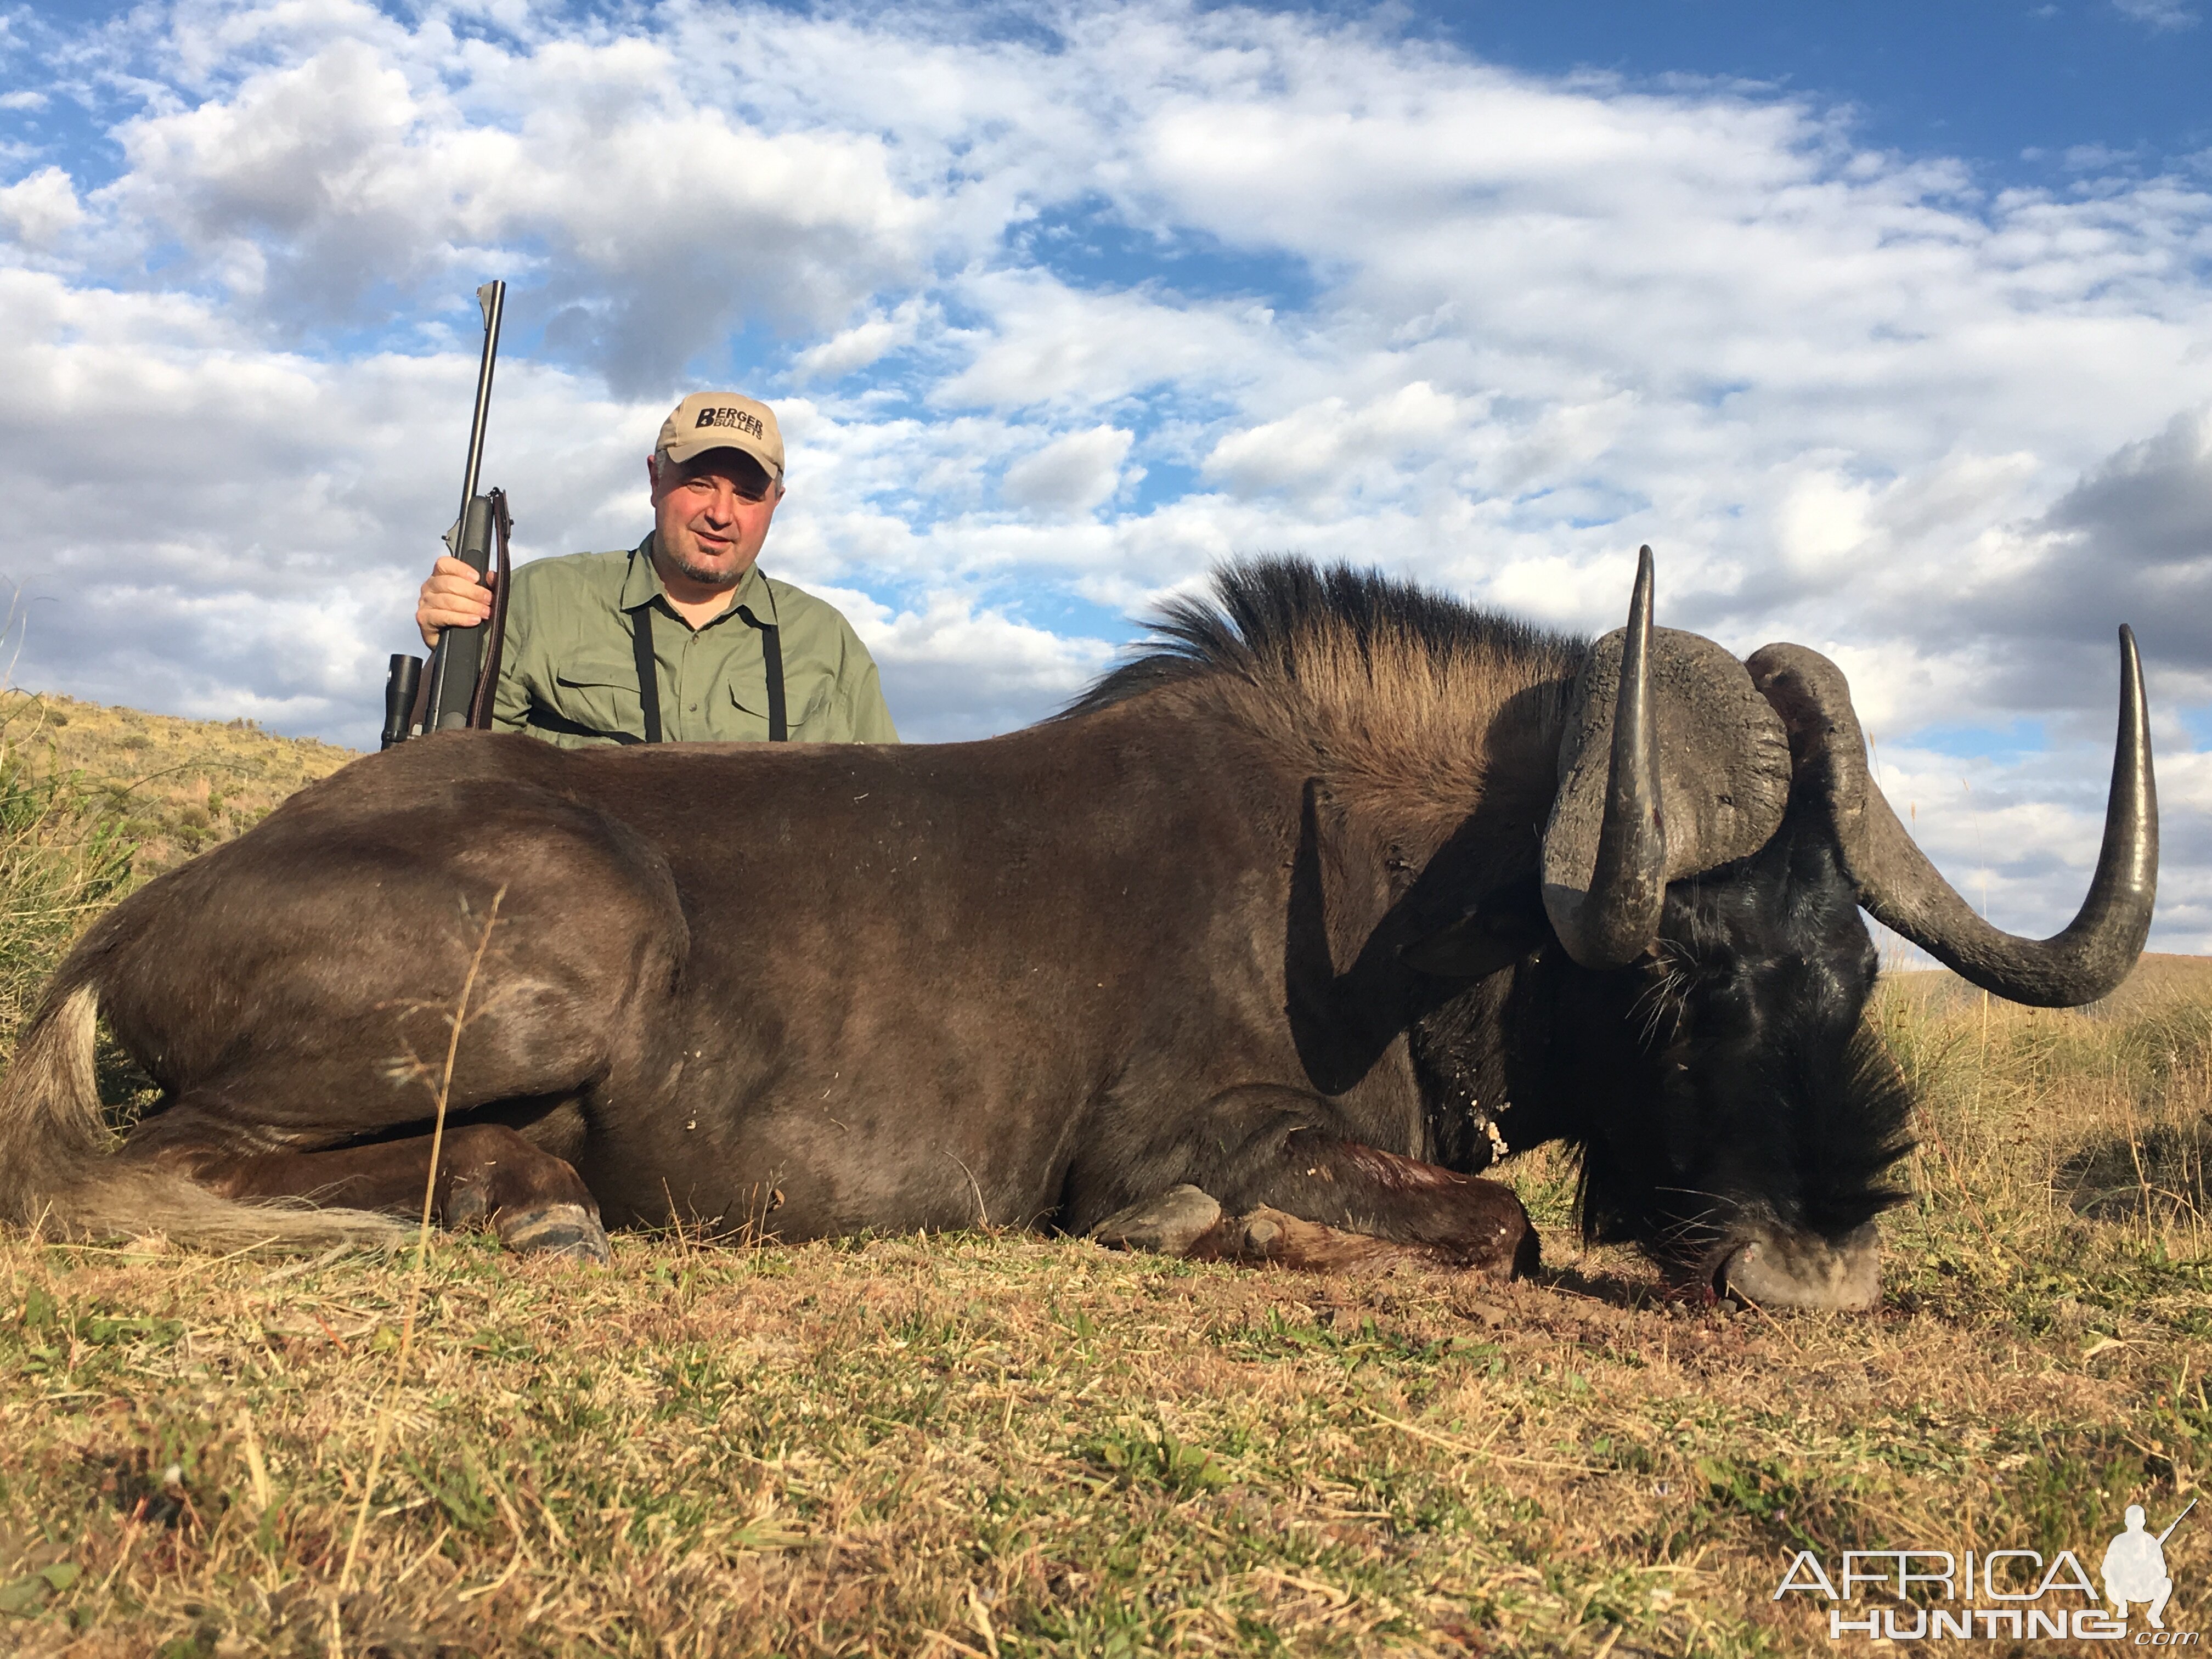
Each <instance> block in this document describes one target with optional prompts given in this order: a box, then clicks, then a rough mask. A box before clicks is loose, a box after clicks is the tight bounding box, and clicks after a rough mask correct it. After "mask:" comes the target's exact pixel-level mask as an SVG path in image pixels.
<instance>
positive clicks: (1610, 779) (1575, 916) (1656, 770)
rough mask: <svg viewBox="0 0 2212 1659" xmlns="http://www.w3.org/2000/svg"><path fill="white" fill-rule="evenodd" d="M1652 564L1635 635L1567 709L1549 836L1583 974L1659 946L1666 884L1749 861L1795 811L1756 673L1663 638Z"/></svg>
mask: <svg viewBox="0 0 2212 1659" xmlns="http://www.w3.org/2000/svg"><path fill="white" fill-rule="evenodd" d="M1651 589H1652V566H1651V550H1650V548H1648V547H1645V548H1642V549H1639V550H1638V555H1637V570H1636V587H1635V592H1634V594H1633V596H1632V599H1631V601H1630V604H1629V612H1628V626H1627V627H1626V628H1625V629H1621V630H1620V631H1619V632H1617V633H1613V634H1608V635H1606V636H1605V637H1604V638H1603V639H1601V640H1600V641H1598V642H1597V643H1596V645H1595V646H1594V647H1591V650H1590V653H1589V658H1588V659H1587V660H1586V661H1585V662H1584V663H1583V669H1582V672H1581V673H1580V675H1579V676H1578V677H1577V679H1576V682H1575V688H1574V692H1573V696H1572V699H1571V702H1570V703H1569V705H1568V711H1567V720H1566V733H1565V737H1564V738H1563V739H1562V740H1561V743H1560V745H1559V795H1558V798H1557V799H1556V800H1555V801H1554V803H1553V809H1552V816H1551V820H1550V822H1549V823H1548V824H1547V826H1546V828H1545V830H1544V847H1543V876H1542V880H1543V894H1544V910H1545V914H1546V915H1547V916H1548V917H1549V918H1550V921H1551V923H1552V929H1553V932H1554V933H1557V934H1558V935H1559V943H1560V944H1561V945H1563V946H1564V947H1565V950H1566V952H1567V954H1568V955H1569V956H1570V957H1572V958H1573V959H1574V960H1575V962H1576V963H1577V964H1579V965H1580V966H1582V967H1584V968H1597V969H1606V968H1621V967H1626V965H1627V964H1628V963H1632V962H1634V961H1635V960H1637V959H1638V957H1641V956H1643V955H1644V954H1645V953H1646V952H1648V951H1650V949H1651V948H1652V946H1653V945H1655V944H1656V942H1657V940H1658V937H1659V930H1660V921H1661V919H1662V915H1663V914H1664V911H1665V908H1666V902H1667V884H1668V883H1669V882H1673V881H1679V880H1680V879H1682V878H1684V877H1686V876H1695V875H1699V874H1702V873H1703V872H1705V871H1708V870H1711V869H1713V868H1715V867H1716V866H1720V865H1723V864H1727V863H1729V862H1730V861H1732V860H1736V859H1741V858H1747V857H1749V856H1750V855H1751V854H1753V853H1755V852H1757V851H1758V850H1759V848H1762V847H1764V846H1765V845H1766V843H1767V842H1769V841H1770V840H1771V839H1772V838H1773V836H1774V832H1775V830H1776V829H1778V827H1779V826H1780V824H1781V823H1782V815H1783V812H1784V809H1785V808H1786V807H1787V806H1788V805H1789V801H1790V741H1789V738H1788V735H1787V733H1785V732H1784V730H1783V726H1782V722H1781V720H1779V719H1778V717H1777V716H1776V714H1775V712H1774V710H1773V709H1772V708H1770V707H1769V706H1768V704H1767V702H1766V700H1765V698H1763V697H1761V696H1759V691H1758V690H1757V688H1756V687H1754V686H1753V684H1752V682H1751V677H1750V675H1749V674H1748V673H1747V671H1745V668H1744V666H1743V665H1742V664H1741V663H1740V662H1738V661H1737V660H1736V659H1735V658H1734V657H1732V656H1730V655H1729V653H1728V652H1727V651H1725V650H1723V648H1722V647H1719V646H1717V645H1716V644H1714V643H1713V642H1712V641H1711V640H1708V639H1705V638H1702V637H1701V636H1699V635H1695V634H1684V633H1680V632H1678V631H1676V630H1675V629H1671V628H1654V627H1653V626H1652V625H1651Z"/></svg>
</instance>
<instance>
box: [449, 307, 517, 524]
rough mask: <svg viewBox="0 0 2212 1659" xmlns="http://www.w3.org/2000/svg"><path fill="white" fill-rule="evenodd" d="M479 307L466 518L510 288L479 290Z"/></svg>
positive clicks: (463, 497) (479, 465)
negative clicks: (479, 338) (480, 331)
mask: <svg viewBox="0 0 2212 1659" xmlns="http://www.w3.org/2000/svg"><path fill="white" fill-rule="evenodd" d="M477 306H478V307H481V308H482V310H483V323H484V337H483V360H482V361H481V362H478V363H477V412H476V418H475V419H474V420H472V421H471V422H470V423H469V470H468V473H467V476H466V477H464V478H463V479H462V481H461V512H460V513H459V514H457V515H456V516H457V517H459V516H463V515H465V514H466V513H467V512H468V510H469V502H470V501H472V500H474V499H475V497H476V493H477V472H478V471H480V470H481V469H482V468H483V441H484V421H485V418H486V417H487V416H489V414H490V413H491V372H492V368H493V367H494V366H495V364H496V363H497V362H498V361H499V324H500V318H501V313H504V312H505V311H506V309H507V284H506V283H503V282H501V281H499V280H498V279H496V278H495V279H494V280H492V281H491V282H489V283H485V284H484V285H483V287H482V288H480V289H477Z"/></svg>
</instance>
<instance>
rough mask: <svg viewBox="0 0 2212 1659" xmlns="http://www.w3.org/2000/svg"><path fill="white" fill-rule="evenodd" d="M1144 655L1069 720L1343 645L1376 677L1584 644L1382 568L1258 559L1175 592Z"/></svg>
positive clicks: (1067, 713) (1330, 652) (1316, 659)
mask: <svg viewBox="0 0 2212 1659" xmlns="http://www.w3.org/2000/svg"><path fill="white" fill-rule="evenodd" d="M1149 625H1150V628H1151V630H1152V637H1151V638H1149V639H1147V640H1146V641H1144V642H1143V643H1142V644H1141V645H1140V646H1139V647H1138V654H1137V655H1136V656H1135V657H1133V659H1130V660H1129V661H1127V662H1125V663H1123V664H1121V665H1120V666H1118V667H1116V668H1115V669H1113V670H1112V671H1109V672H1108V673H1107V674H1105V675H1104V676H1103V677H1102V678H1100V679H1099V681H1098V683H1097V684H1096V685H1093V686H1092V687H1091V689H1090V690H1087V691H1085V693H1084V694H1083V695H1082V696H1079V697H1078V698H1077V699H1076V700H1075V702H1073V703H1071V704H1070V705H1069V706H1068V707H1067V708H1066V709H1065V710H1064V711H1062V713H1061V714H1060V716H1059V718H1061V719H1067V718H1070V717H1073V716H1075V715H1079V714H1090V713H1091V712H1093V711H1095V710H1097V709H1101V708H1110V707H1111V706H1113V705H1114V704H1115V703H1119V702H1127V701H1128V700H1129V699H1130V698H1132V697H1136V696H1143V695H1144V694H1145V693H1146V692H1147V691H1152V690H1157V689H1158V688H1160V687H1162V686H1166V685H1172V684H1179V683H1182V682H1184V681H1188V680H1192V679H1197V678H1208V677H1212V676H1218V675H1233V676H1236V677H1238V678H1244V679H1247V680H1251V681H1255V682H1267V681H1276V682H1286V683H1291V684H1296V683H1298V682H1300V681H1302V680H1306V679H1310V678H1313V673H1314V671H1315V669H1316V667H1317V666H1320V665H1322V664H1323V663H1326V664H1327V665H1328V668H1329V669H1332V670H1333V669H1334V666H1335V665H1336V662H1337V660H1338V659H1340V657H1341V655H1342V654H1343V653H1344V652H1345V650H1346V647H1350V649H1351V651H1352V653H1355V654H1356V655H1357V657H1358V659H1359V660H1361V661H1362V662H1363V663H1364V664H1365V665H1367V666H1368V668H1369V670H1370V673H1373V674H1375V675H1376V676H1377V677H1378V678H1389V677H1390V676H1391V671H1392V670H1393V669H1394V668H1400V667H1402V666H1406V665H1411V664H1412V663H1413V662H1416V661H1418V662H1420V663H1421V664H1423V665H1435V666H1438V667H1443V666H1445V665H1450V664H1452V663H1454V662H1456V661H1460V660H1462V659H1475V658H1487V659H1499V658H1509V659H1540V660H1541V661H1542V662H1543V664H1544V665H1545V666H1546V667H1547V668H1555V667H1556V666H1557V665H1559V663H1561V662H1562V661H1564V662H1565V664H1566V665H1567V666H1568V668H1569V671H1571V669H1572V666H1573V665H1574V664H1575V663H1577V662H1578V661H1579V660H1580V659H1581V656H1582V653H1583V651H1584V650H1585V649H1586V648H1587V647H1586V645H1585V643H1584V642H1583V641H1579V640H1575V639H1571V638H1570V637H1568V636H1567V635H1561V634H1555V633H1553V632H1550V631H1548V630H1547V629H1541V628H1534V627H1531V626H1530V625H1529V624H1528V623H1524V622H1522V621H1519V620H1517V619H1516V618H1514V617H1505V616H1501V615H1499V614H1498V613H1497V612H1495V611H1483V610H1480V609H1478V608H1476V607H1475V606H1474V605H1468V604H1466V603H1465V602H1464V601H1462V600H1460V599H1454V598H1452V597H1451V596H1449V594H1444V593H1438V592H1435V591H1433V590H1431V589H1429V588H1425V587H1422V586H1418V585H1416V584H1415V583H1413V582H1409V581H1402V580H1397V579H1395V578H1394V577H1391V576H1388V575H1385V574H1383V572H1382V571H1380V570H1376V569H1371V568H1370V569H1360V568H1357V567H1355V566H1352V565H1349V564H1344V563H1337V564H1330V565H1316V564H1314V563H1312V562H1310V561H1307V560H1304V559H1295V558H1285V557H1279V556H1278V557H1257V558H1246V559H1238V560H1235V561H1232V562H1229V563H1226V564H1222V565H1218V566H1217V567H1215V569H1214V571H1213V579H1212V582H1211V583H1210V584H1209V590H1208V592H1206V594H1204V595H1199V596H1187V597H1185V598H1182V599H1174V600H1170V602H1169V603H1168V604H1167V605H1164V607H1163V608H1162V609H1161V610H1160V611H1158V612H1157V613H1156V614H1155V615H1154V616H1153V617H1152V619H1151V622H1150V624H1149Z"/></svg>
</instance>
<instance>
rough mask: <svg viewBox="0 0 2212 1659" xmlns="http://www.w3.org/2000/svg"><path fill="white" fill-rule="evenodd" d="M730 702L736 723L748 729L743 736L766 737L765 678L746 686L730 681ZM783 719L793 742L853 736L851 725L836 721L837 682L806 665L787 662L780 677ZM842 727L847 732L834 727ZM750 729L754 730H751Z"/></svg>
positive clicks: (840, 739) (761, 677) (830, 739)
mask: <svg viewBox="0 0 2212 1659" xmlns="http://www.w3.org/2000/svg"><path fill="white" fill-rule="evenodd" d="M730 702H731V703H732V706H734V707H735V708H737V709H738V711H739V712H738V723H739V724H740V725H741V726H745V727H747V728H748V729H747V730H746V731H744V732H742V733H740V735H742V736H747V737H756V738H766V737H767V736H768V677H767V674H766V672H765V671H763V673H762V674H761V676H760V678H758V679H757V680H754V681H752V682H751V683H750V684H748V683H746V682H745V681H743V680H737V681H732V684H731V685H730ZM783 710H784V713H783V719H784V724H785V725H787V726H789V727H790V728H791V729H790V732H789V734H788V735H789V737H790V739H791V741H792V742H793V743H836V742H840V741H842V740H843V739H845V738H849V737H850V736H851V735H852V732H851V726H852V722H851V721H850V720H845V721H842V722H840V721H839V720H838V719H837V682H836V680H835V679H833V678H831V677H830V676H829V675H828V674H827V673H824V672H823V671H822V670H820V669H819V668H815V667H811V666H810V665H807V664H805V663H787V664H786V665H784V674H783ZM840 724H842V725H843V726H845V727H846V730H844V731H842V732H841V731H839V730H838V729H837V728H838V726H840ZM752 728H757V730H756V729H752Z"/></svg>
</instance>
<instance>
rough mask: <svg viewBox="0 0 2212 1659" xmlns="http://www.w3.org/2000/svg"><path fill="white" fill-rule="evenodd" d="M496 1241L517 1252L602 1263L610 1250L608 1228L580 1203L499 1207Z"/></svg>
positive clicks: (604, 1263) (518, 1253)
mask: <svg viewBox="0 0 2212 1659" xmlns="http://www.w3.org/2000/svg"><path fill="white" fill-rule="evenodd" d="M495 1225H497V1227H498V1229H499V1242H500V1243H502V1244H504V1245H506V1246H507V1249H510V1250H513V1252H514V1253H515V1254H516V1255H555V1256H563V1257H566V1258H568V1260H570V1261H592V1262H597V1263H598V1264H599V1265H600V1266H601V1267H605V1265H606V1263H607V1261H608V1260H609V1259H610V1256H611V1252H610V1251H609V1250H608V1249H607V1230H606V1229H605V1227H602V1226H601V1225H599V1217H597V1216H596V1215H593V1214H592V1212H590V1211H589V1210H587V1209H586V1208H585V1207H584V1206H582V1205H580V1204H548V1205H546V1206H544V1208H543V1209H537V1210H502V1211H501V1212H500V1214H499V1219H498V1221H497V1223H496V1224H495Z"/></svg>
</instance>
